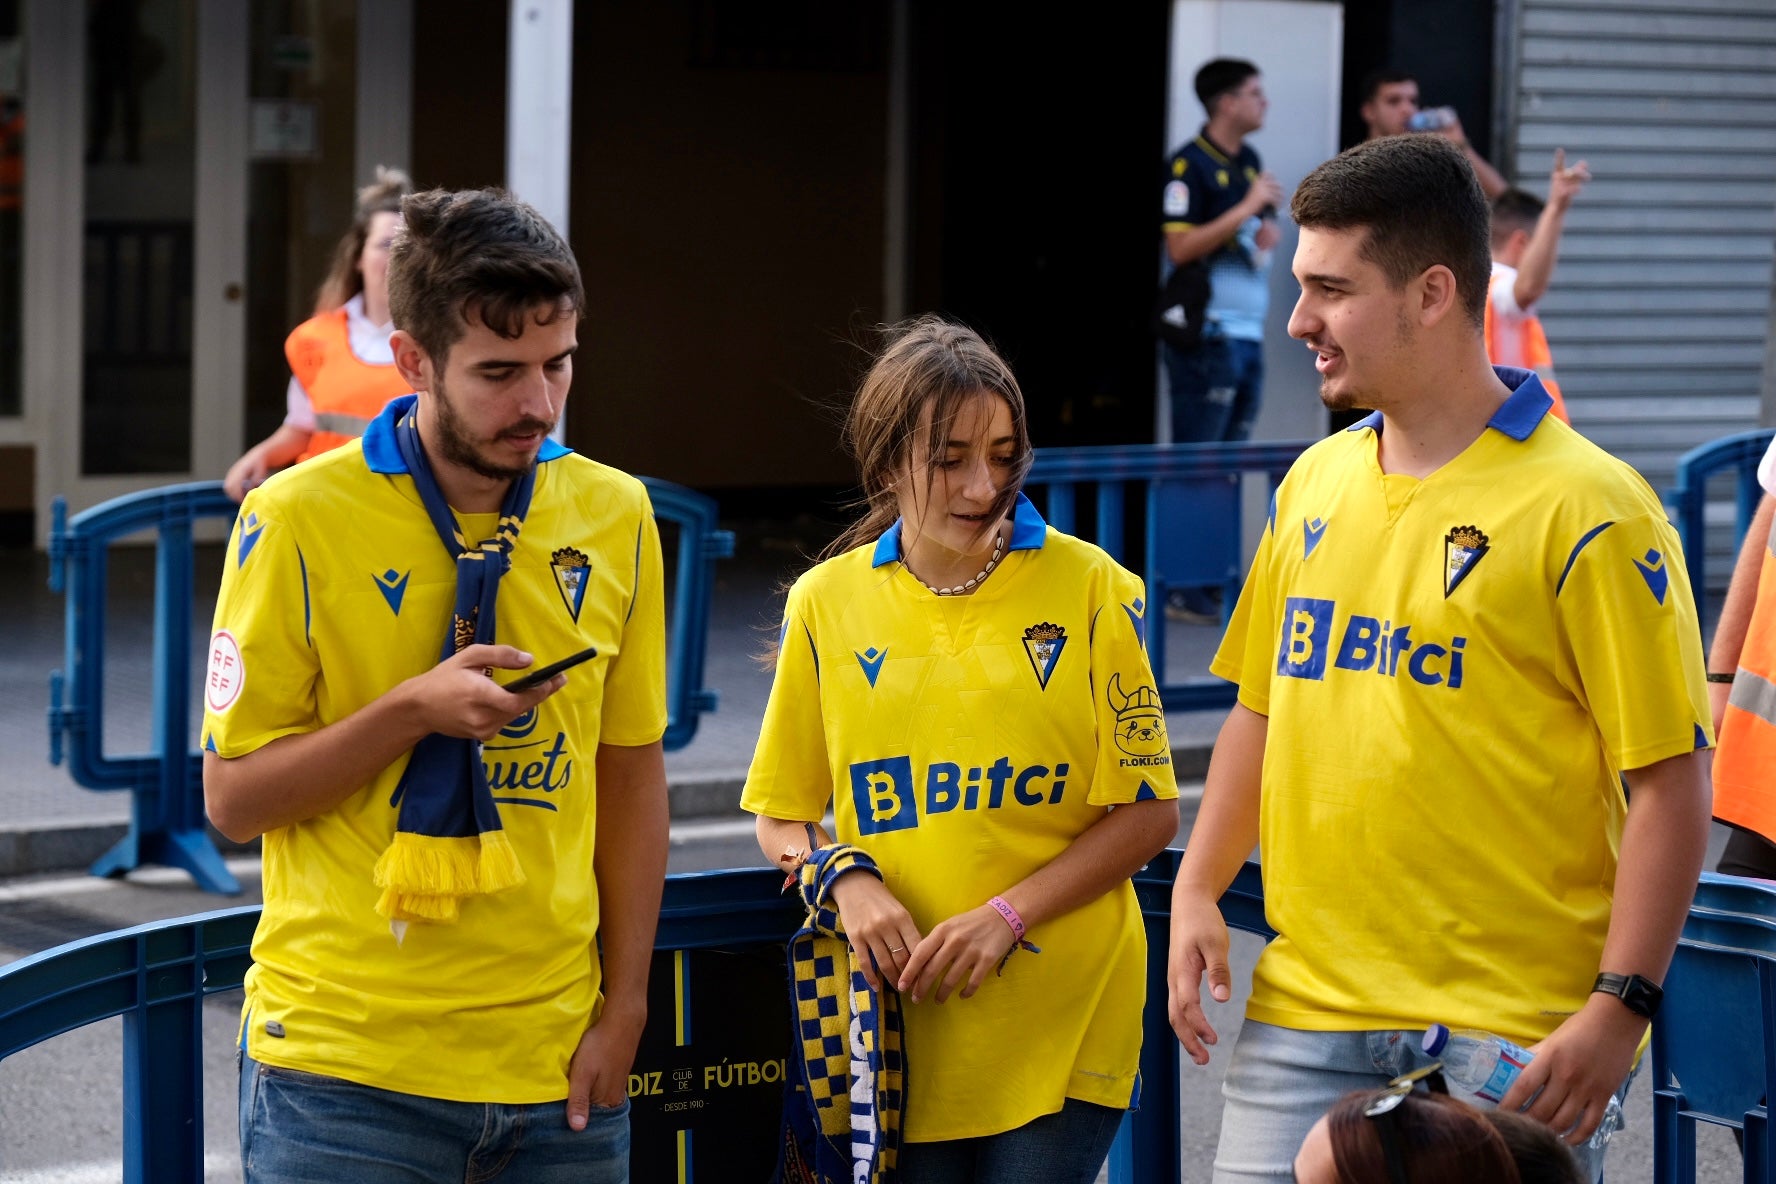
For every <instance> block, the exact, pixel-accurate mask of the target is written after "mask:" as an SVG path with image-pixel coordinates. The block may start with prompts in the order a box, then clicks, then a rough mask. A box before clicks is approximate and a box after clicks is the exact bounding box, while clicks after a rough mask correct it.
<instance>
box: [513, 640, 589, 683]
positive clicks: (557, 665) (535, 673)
mask: <svg viewBox="0 0 1776 1184" xmlns="http://www.w3.org/2000/svg"><path fill="white" fill-rule="evenodd" d="M597 656H598V647H597V646H592V645H589V646H587V647H586V648H585V649H583V650H581V651H580V652H579V653H577V654H572V655H570V656H568V657H566V658H563V659H561V661H559V662H551V663H549V664H548V665H547V666H545V667H543V668H542V669H541V670H532V671H531V672H530V673H529V674H526V675H525V676H524V677H523V678H520V679H516V680H514V681H512V682H509V683H506V684H505V689H506V690H508V691H528V690H533V689H535V688H536V687H540V686H542V685H543V684H544V683H546V682H548V681H549V680H550V679H551V678H554V677H555V676H556V675H557V674H560V673H561V672H562V671H563V670H566V669H568V668H569V667H571V666H578V665H579V664H580V663H581V662H584V661H586V660H587V659H588V658H596V657H597Z"/></svg>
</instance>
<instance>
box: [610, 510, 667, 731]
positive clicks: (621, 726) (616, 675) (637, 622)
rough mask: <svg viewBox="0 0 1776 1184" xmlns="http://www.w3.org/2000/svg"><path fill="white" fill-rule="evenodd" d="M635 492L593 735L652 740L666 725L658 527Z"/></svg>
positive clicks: (663, 602)
mask: <svg viewBox="0 0 1776 1184" xmlns="http://www.w3.org/2000/svg"><path fill="white" fill-rule="evenodd" d="M638 484H639V483H638ZM640 496H641V510H640V514H639V516H638V517H639V520H638V521H637V523H636V534H635V581H634V583H633V584H632V585H631V587H630V601H629V616H628V619H627V620H626V621H624V623H623V641H622V644H621V645H620V646H618V647H617V656H616V658H615V659H613V660H612V662H611V665H610V671H609V672H608V673H607V674H606V675H605V680H604V715H603V717H602V718H601V719H600V721H599V725H598V739H599V742H600V743H604V744H620V745H626V746H636V745H642V744H652V743H653V742H654V741H656V740H658V739H659V738H660V736H661V735H662V734H663V733H664V732H665V731H666V592H665V579H664V577H663V576H662V574H661V561H660V527H659V524H658V523H657V522H655V521H654V507H653V505H652V503H650V502H649V501H648V496H647V492H646V490H645V489H643V490H641V494H640Z"/></svg>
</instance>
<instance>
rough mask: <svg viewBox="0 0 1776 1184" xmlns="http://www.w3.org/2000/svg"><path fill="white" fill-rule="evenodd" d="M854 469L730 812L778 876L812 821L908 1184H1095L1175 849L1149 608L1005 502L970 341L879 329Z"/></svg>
mask: <svg viewBox="0 0 1776 1184" xmlns="http://www.w3.org/2000/svg"><path fill="white" fill-rule="evenodd" d="M846 443H847V445H848V446H849V450H850V451H851V453H852V455H853V456H854V457H855V459H856V461H857V463H858V468H859V477H860V483H861V485H862V487H863V490H864V494H865V498H866V509H865V513H864V515H863V517H862V518H861V519H860V520H859V521H858V522H857V523H856V524H855V525H853V526H852V527H851V529H850V530H849V531H847V532H846V533H845V534H844V535H843V536H842V537H841V538H840V539H839V540H838V541H837V542H836V543H835V544H834V545H833V546H832V547H831V548H829V549H828V552H827V558H826V559H825V561H824V562H822V563H820V564H818V565H817V566H815V567H814V568H813V569H812V570H810V571H808V572H806V573H805V574H804V575H802V577H801V578H800V579H798V580H797V581H796V583H795V586H794V587H793V588H791V590H790V592H789V598H788V603H787V604H786V606H785V610H784V618H783V632H782V634H781V636H780V640H779V643H778V652H777V655H776V663H777V665H776V677H775V680H774V682H773V684H772V687H771V697H770V701H769V703H768V705H767V707H766V709H765V719H764V724H763V727H762V728H761V731H760V735H759V744H758V750H757V752H756V754H755V755H754V757H753V761H752V768H751V770H750V771H749V773H748V774H747V780H746V790H745V794H744V796H743V798H742V800H741V805H742V806H743V807H744V808H745V809H747V810H749V811H751V812H752V813H754V814H757V815H758V838H759V844H760V846H761V847H762V848H763V850H764V853H765V856H766V858H768V859H770V860H773V861H775V862H777V863H779V864H780V865H781V866H784V867H786V868H789V869H792V870H795V871H797V872H798V874H801V871H802V869H803V868H804V866H805V865H806V866H811V867H814V868H821V867H826V866H830V863H831V861H832V860H835V859H837V858H839V857H840V856H839V855H835V854H834V839H833V838H831V837H828V835H827V834H826V832H825V831H824V830H823V829H821V827H820V826H819V823H820V820H821V819H822V817H823V816H824V814H825V812H826V810H827V809H828V807H829V806H830V807H831V809H832V811H833V817H834V820H835V823H834V832H835V835H836V839H837V843H838V844H840V845H842V847H841V848H839V850H840V851H841V852H842V854H843V858H845V859H847V860H851V861H852V863H851V865H850V867H848V868H847V870H845V871H844V872H843V873H842V876H841V877H839V878H836V879H834V880H833V881H832V887H831V893H830V900H831V901H832V902H833V903H835V904H836V906H837V908H838V912H839V919H840V921H841V922H842V928H843V932H844V935H845V937H846V938H847V939H848V940H849V943H850V949H851V951H852V956H853V957H854V959H855V960H856V962H857V963H858V966H857V973H858V974H859V975H860V976H861V977H863V978H865V979H866V980H867V982H868V984H869V987H870V988H871V990H872V992H873V991H882V992H898V993H899V997H900V998H899V1008H900V1011H901V1014H902V1015H903V1016H904V1020H905V1043H904V1048H905V1054H906V1066H905V1075H906V1076H905V1080H906V1091H905V1097H906V1109H905V1114H904V1126H903V1127H902V1132H903V1145H902V1147H901V1150H900V1155H899V1165H898V1166H899V1172H900V1174H899V1179H900V1181H902V1184H939V1182H941V1184H951V1182H955V1184H999V1182H1005V1184H1010V1182H1012V1181H1017V1182H1018V1184H1062V1182H1072V1181H1079V1182H1082V1184H1089V1181H1091V1180H1093V1179H1094V1178H1095V1177H1096V1176H1097V1173H1098V1170H1099V1168H1100V1167H1101V1166H1102V1164H1103V1162H1104V1158H1105V1155H1106V1153H1107V1151H1108V1150H1109V1146H1110V1142H1111V1139H1112V1138H1113V1137H1114V1135H1115V1133H1116V1128H1117V1125H1118V1123H1119V1122H1120V1121H1121V1119H1122V1116H1123V1112H1124V1111H1125V1110H1127V1109H1128V1107H1129V1106H1130V1105H1131V1104H1133V1102H1134V1101H1135V1100H1136V1096H1137V1094H1138V1092H1139V1084H1138V1074H1137V1063H1138V1060H1139V1054H1140V1047H1141V1007H1142V1001H1143V997H1144V994H1145V988H1144V986H1143V979H1144V974H1145V969H1144V968H1145V965H1146V962H1145V959H1146V940H1145V937H1144V936H1143V931H1142V925H1141V916H1140V911H1139V908H1138V906H1137V902H1136V900H1135V894H1134V890H1133V887H1132V885H1131V884H1130V882H1129V880H1130V877H1131V876H1132V875H1133V874H1134V873H1135V872H1136V871H1137V870H1139V869H1140V868H1141V866H1142V865H1143V864H1144V863H1146V862H1147V861H1148V860H1149V859H1151V858H1152V857H1153V856H1154V855H1156V854H1158V853H1159V852H1160V851H1161V850H1162V849H1163V848H1164V847H1165V845H1166V843H1167V842H1168V841H1170V840H1171V838H1172V837H1173V836H1174V835H1175V834H1176V833H1177V827H1178V808H1177V802H1176V801H1175V799H1176V796H1177V788H1176V786H1175V784H1174V782H1173V777H1172V768H1171V748H1170V744H1169V742H1168V741H1167V739H1166V731H1165V716H1164V713H1163V711H1162V709H1161V705H1160V702H1159V696H1158V694H1157V691H1156V689H1155V686H1154V681H1153V674H1152V671H1151V669H1150V668H1149V666H1148V663H1147V655H1146V651H1145V650H1144V648H1143V646H1142V637H1143V629H1144V622H1145V617H1146V613H1147V611H1148V606H1147V604H1146V593H1145V590H1144V589H1143V587H1142V585H1141V581H1140V580H1139V579H1137V578H1136V577H1135V576H1133V575H1131V574H1130V573H1129V572H1127V571H1125V570H1123V569H1122V568H1121V567H1120V566H1118V565H1117V564H1116V563H1115V561H1113V560H1112V559H1111V558H1110V557H1109V556H1108V555H1106V554H1105V553H1104V552H1103V551H1101V550H1099V549H1098V548H1097V547H1095V546H1092V545H1091V544H1089V543H1085V542H1082V541H1080V540H1079V539H1075V538H1072V537H1070V536H1068V535H1065V534H1061V533H1060V532H1058V531H1056V530H1053V529H1051V528H1050V527H1049V526H1048V524H1047V523H1046V522H1044V521H1043V519H1042V517H1041V515H1040V514H1038V513H1037V511H1036V508H1035V507H1034V506H1033V505H1031V504H1030V502H1029V501H1028V500H1027V499H1026V498H1025V497H1024V496H1023V495H1022V493H1021V492H1020V488H1021V486H1022V485H1023V481H1024V475H1025V474H1026V473H1027V472H1028V471H1029V466H1030V458H1031V448H1030V438H1029V433H1028V429H1027V427H1026V420H1025V415H1024V401H1023V395H1022V394H1021V393H1020V391H1019V389H1018V384H1017V380H1016V379H1015V378H1014V377H1013V376H1012V374H1011V371H1010V368H1009V367H1008V366H1007V365H1006V364H1005V362H1004V360H1003V359H1001V358H1000V357H999V355H998V354H996V353H995V352H994V351H993V350H992V349H991V348H990V347H989V346H988V345H987V344H986V343H985V342H984V341H982V340H981V338H980V337H979V336H978V335H976V334H975V333H974V332H973V331H972V330H969V329H967V328H965V327H963V326H961V325H956V324H953V323H950V322H947V321H944V320H941V319H939V318H937V317H923V318H920V319H918V320H915V321H913V322H911V323H910V324H907V325H903V326H900V327H898V329H897V330H895V331H894V332H893V333H892V334H891V336H890V340H889V342H888V344H887V347H886V348H885V349H884V351H883V352H882V353H881V355H880V356H879V357H878V358H877V359H876V360H875V362H874V364H873V365H872V366H871V368H870V371H869V373H868V374H867V375H866V376H865V378H864V381H863V384H862V387H861V389H860V390H859V392H858V395H857V398H856V400H855V401H854V403H853V405H852V408H851V413H850V416H849V419H848V421H847V427H846ZM853 851H855V852H858V853H861V854H863V855H865V856H867V857H868V859H867V862H865V861H858V860H856V857H855V856H854V855H853V854H852V852H853ZM860 865H861V866H860ZM823 896H824V890H823ZM847 1174H848V1173H847Z"/></svg>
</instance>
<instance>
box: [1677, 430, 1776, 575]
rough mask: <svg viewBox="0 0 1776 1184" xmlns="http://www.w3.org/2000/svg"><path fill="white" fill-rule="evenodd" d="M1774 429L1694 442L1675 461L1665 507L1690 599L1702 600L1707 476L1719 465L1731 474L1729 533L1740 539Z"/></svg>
mask: <svg viewBox="0 0 1776 1184" xmlns="http://www.w3.org/2000/svg"><path fill="white" fill-rule="evenodd" d="M1773 435H1776V429H1771V428H1760V429H1758V430H1756V431H1750V432H1740V433H1738V434H1737V435H1733V436H1724V437H1722V438H1721V439H1719V440H1711V441H1709V442H1708V443H1706V444H1700V445H1698V446H1696V447H1695V448H1692V449H1690V450H1689V451H1688V452H1686V453H1684V454H1683V455H1682V456H1681V457H1679V458H1678V461H1677V472H1676V473H1675V474H1674V475H1673V477H1672V485H1671V488H1670V489H1669V490H1667V491H1666V493H1665V508H1666V511H1667V512H1668V513H1669V514H1670V515H1671V521H1672V522H1673V523H1674V524H1676V526H1677V534H1678V537H1679V538H1680V539H1682V540H1683V553H1684V566H1685V567H1687V568H1688V569H1689V572H1690V592H1691V594H1692V595H1693V596H1694V597H1695V598H1696V604H1697V605H1698V607H1699V606H1701V605H1702V604H1703V603H1704V600H1703V589H1704V588H1705V587H1707V585H1706V584H1705V583H1704V582H1703V568H1704V566H1705V565H1706V564H1707V560H1708V531H1707V524H1706V523H1705V522H1704V520H1703V509H1704V507H1705V506H1706V505H1707V502H1708V479H1709V478H1710V477H1712V476H1713V475H1714V474H1716V473H1719V472H1721V471H1723V470H1732V471H1734V472H1735V473H1736V474H1737V484H1736V485H1735V488H1734V502H1735V517H1734V524H1735V525H1734V530H1733V537H1734V538H1735V539H1742V538H1744V537H1745V532H1746V530H1748V529H1749V528H1750V526H1751V516H1752V515H1753V514H1755V513H1756V512H1757V506H1758V499H1759V498H1760V497H1761V496H1762V490H1761V489H1759V487H1758V483H1757V464H1758V461H1759V460H1760V459H1762V457H1763V455H1764V451H1765V450H1766V449H1767V448H1769V447H1770V438H1771V437H1772V436H1773Z"/></svg>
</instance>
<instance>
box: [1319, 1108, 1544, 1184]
mask: <svg viewBox="0 0 1776 1184" xmlns="http://www.w3.org/2000/svg"><path fill="white" fill-rule="evenodd" d="M1374 1100H1375V1093H1374V1091H1372V1090H1358V1091H1356V1092H1354V1093H1349V1094H1346V1095H1345V1096H1344V1097H1342V1098H1340V1099H1339V1100H1338V1101H1337V1102H1335V1103H1334V1104H1333V1106H1332V1109H1330V1110H1328V1111H1327V1112H1326V1134H1327V1135H1328V1136H1329V1137H1330V1139H1331V1142H1332V1163H1333V1165H1334V1166H1335V1167H1336V1168H1337V1169H1338V1179H1339V1181H1340V1184H1371V1182H1372V1181H1377V1180H1386V1179H1387V1178H1388V1166H1387V1153H1386V1152H1385V1151H1384V1150H1383V1148H1382V1145H1381V1132H1380V1131H1379V1130H1378V1129H1377V1128H1378V1127H1379V1126H1380V1124H1382V1123H1384V1122H1390V1123H1392V1124H1393V1127H1394V1133H1395V1134H1396V1136H1397V1137H1398V1140H1399V1145H1400V1154H1401V1157H1402V1158H1403V1159H1404V1160H1405V1165H1406V1174H1407V1176H1408V1177H1410V1178H1411V1179H1413V1180H1426V1181H1431V1180H1434V1181H1436V1182H1437V1184H1518V1180H1519V1179H1520V1177H1519V1176H1518V1173H1517V1163H1516V1161H1515V1160H1514V1159H1512V1158H1511V1149H1510V1148H1509V1147H1508V1146H1507V1145H1506V1144H1505V1140H1504V1137H1503V1136H1501V1135H1500V1134H1499V1132H1498V1131H1497V1130H1496V1129H1494V1127H1493V1125H1492V1124H1491V1123H1489V1122H1487V1121H1486V1117H1485V1115H1483V1114H1481V1113H1480V1111H1479V1110H1477V1109H1475V1108H1474V1107H1472V1106H1470V1105H1468V1104H1467V1103H1466V1102H1463V1101H1461V1100H1460V1099H1457V1098H1452V1097H1450V1096H1449V1095H1448V1094H1425V1093H1417V1094H1409V1095H1407V1096H1406V1097H1404V1098H1401V1099H1400V1104H1399V1105H1398V1106H1397V1107H1395V1108H1394V1110H1393V1111H1392V1112H1391V1113H1388V1114H1382V1115H1378V1116H1376V1117H1375V1118H1369V1117H1367V1116H1366V1115H1365V1114H1364V1111H1365V1110H1367V1109H1368V1108H1369V1104H1370V1103H1371V1102H1373V1101H1374Z"/></svg>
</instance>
